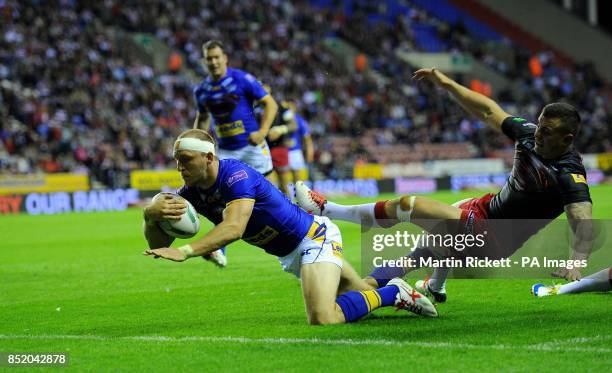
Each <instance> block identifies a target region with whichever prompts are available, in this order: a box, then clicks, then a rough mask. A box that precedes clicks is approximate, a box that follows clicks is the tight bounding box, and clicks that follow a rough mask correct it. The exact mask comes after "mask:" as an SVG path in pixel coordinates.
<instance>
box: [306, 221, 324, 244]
mask: <svg viewBox="0 0 612 373" xmlns="http://www.w3.org/2000/svg"><path fill="white" fill-rule="evenodd" d="M326 233H327V226H326V225H325V224H319V223H317V222H316V221H313V222H312V225H311V226H310V229H309V230H308V233H306V237H308V238H310V239H311V240H313V241H316V242H323V241H325V234H326Z"/></svg>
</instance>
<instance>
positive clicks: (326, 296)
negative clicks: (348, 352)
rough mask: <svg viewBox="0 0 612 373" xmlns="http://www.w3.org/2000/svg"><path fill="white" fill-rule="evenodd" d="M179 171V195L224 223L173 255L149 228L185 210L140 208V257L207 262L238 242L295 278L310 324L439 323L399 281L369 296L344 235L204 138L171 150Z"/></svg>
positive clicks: (193, 133)
mask: <svg viewBox="0 0 612 373" xmlns="http://www.w3.org/2000/svg"><path fill="white" fill-rule="evenodd" d="M174 158H175V159H176V163H177V169H178V171H179V172H180V173H181V177H182V178H183V180H184V182H185V187H184V189H182V196H184V198H185V199H187V200H188V201H189V202H191V203H192V204H193V206H194V207H195V209H196V210H197V211H198V212H200V213H204V212H205V211H204V210H203V209H204V207H205V206H206V204H207V200H208V196H210V195H214V194H215V193H218V194H219V196H220V197H221V200H222V201H223V202H224V203H225V206H226V207H225V210H224V211H223V215H224V218H223V221H221V222H220V223H219V224H218V225H216V226H215V227H214V228H212V229H211V230H210V231H209V232H208V233H206V234H205V235H204V236H203V237H201V238H199V239H197V240H195V241H193V242H191V243H190V244H188V245H183V246H181V247H179V248H170V247H168V246H169V245H170V244H171V243H172V238H171V237H170V236H168V235H167V234H166V233H165V232H163V231H162V230H161V229H160V228H159V227H158V225H157V224H155V221H159V220H162V219H170V218H176V217H177V216H180V215H182V213H183V212H184V209H185V206H184V204H183V203H176V201H174V200H171V201H169V200H168V199H162V198H159V199H157V201H158V202H155V203H154V204H153V205H149V206H147V207H146V208H145V221H146V222H147V223H146V224H145V231H144V233H145V237H146V239H147V242H148V243H149V248H150V249H149V250H146V251H145V255H151V256H153V257H155V258H158V257H161V258H165V259H169V260H173V261H177V262H182V261H184V260H186V259H189V258H191V257H196V256H202V255H206V254H208V253H211V252H213V251H215V250H217V249H218V248H219V247H222V246H224V245H228V244H230V243H231V242H234V241H236V240H239V239H243V240H244V241H246V242H248V243H250V244H251V245H254V246H257V247H260V248H262V249H264V250H265V251H266V252H267V253H269V254H272V255H275V256H277V257H278V258H279V261H280V263H281V266H282V268H283V269H284V270H285V271H287V272H290V273H293V274H294V275H295V276H297V277H298V278H300V279H301V283H302V291H303V296H304V303H305V304H306V312H307V316H308V322H309V323H310V324H337V323H344V322H351V321H356V320H358V319H360V318H361V317H363V316H364V315H366V314H368V313H370V312H371V311H373V310H374V309H376V308H378V307H383V306H396V307H397V308H398V309H405V310H408V311H411V312H414V313H417V314H421V315H426V316H437V311H436V309H435V307H434V306H433V304H432V303H431V302H430V301H429V299H427V298H426V297H425V296H422V295H420V294H419V293H418V292H416V291H415V290H414V289H412V288H411V287H410V286H409V285H408V284H406V283H405V282H404V281H403V280H401V279H392V280H391V281H389V282H388V284H386V286H384V287H381V288H379V289H374V288H373V287H372V286H370V285H368V284H367V283H366V282H365V281H363V280H362V279H360V278H359V276H358V275H357V273H356V271H355V270H354V269H353V267H351V265H350V264H349V263H348V262H347V261H346V260H344V259H343V255H342V236H341V235H340V231H339V230H338V227H337V226H336V225H335V224H334V223H332V222H331V220H329V219H328V218H326V217H320V216H315V217H313V216H312V215H309V214H307V213H306V212H304V211H303V210H302V209H300V208H299V207H298V206H296V205H294V204H293V203H291V201H290V200H289V199H287V197H286V196H285V195H284V194H282V193H281V192H280V191H279V190H278V189H277V188H276V187H275V186H274V185H272V183H270V182H269V181H268V180H266V178H265V177H264V176H262V175H261V174H260V173H258V172H257V171H255V170H254V169H252V168H251V167H249V166H248V165H246V164H245V163H243V162H241V161H239V160H233V159H226V160H219V159H218V158H217V157H216V156H215V145H214V141H213V140H212V138H211V137H210V135H209V134H208V133H206V132H204V131H202V130H198V129H192V130H188V131H185V132H183V133H182V134H181V135H180V136H179V138H178V139H177V140H176V142H175V144H174Z"/></svg>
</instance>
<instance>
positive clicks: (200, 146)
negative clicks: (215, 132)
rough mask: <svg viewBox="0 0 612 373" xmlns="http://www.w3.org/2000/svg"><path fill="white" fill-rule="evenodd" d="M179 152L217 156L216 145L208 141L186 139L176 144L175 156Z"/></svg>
mask: <svg viewBox="0 0 612 373" xmlns="http://www.w3.org/2000/svg"><path fill="white" fill-rule="evenodd" d="M179 150H195V151H196V152H202V153H213V155H215V145H214V144H213V143H211V142H208V141H202V140H200V139H194V138H192V137H185V138H182V139H178V140H176V141H175V142H174V154H173V155H174V156H176V152H178V151H179Z"/></svg>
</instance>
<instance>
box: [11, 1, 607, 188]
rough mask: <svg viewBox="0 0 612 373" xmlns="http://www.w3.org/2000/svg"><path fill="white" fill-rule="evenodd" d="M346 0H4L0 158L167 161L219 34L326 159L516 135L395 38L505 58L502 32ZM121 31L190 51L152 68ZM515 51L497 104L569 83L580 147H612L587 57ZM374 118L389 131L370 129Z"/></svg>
mask: <svg viewBox="0 0 612 373" xmlns="http://www.w3.org/2000/svg"><path fill="white" fill-rule="evenodd" d="M342 3H343V6H342V7H340V8H337V7H335V4H337V2H334V1H331V0H318V1H315V0H312V1H296V2H269V3H268V2H266V3H265V4H264V3H260V2H238V1H236V2H212V1H211V2H209V3H207V4H206V6H199V5H197V4H195V3H192V2H183V1H178V0H170V1H164V2H155V3H154V4H152V3H150V2H147V3H143V2H128V3H124V2H119V1H113V0H109V1H105V2H95V3H86V2H62V3H61V5H60V6H55V5H54V4H51V3H47V2H41V3H37V2H34V3H29V2H10V1H9V2H4V3H3V4H2V5H0V7H3V9H2V11H1V12H0V13H2V14H3V15H5V18H4V21H3V22H2V25H1V26H0V31H1V33H0V34H1V35H2V37H1V40H0V43H1V44H2V48H1V50H2V52H0V80H1V81H2V84H1V85H0V93H1V95H0V98H1V102H2V105H0V119H1V121H0V140H1V141H0V155H1V156H0V172H5V173H6V172H8V173H32V172H39V171H43V172H54V171H70V172H87V173H89V174H90V175H91V176H92V179H93V180H95V181H97V182H100V183H102V184H104V185H107V186H113V187H118V186H125V185H126V183H127V182H128V179H127V175H128V173H129V171H130V170H132V169H138V168H166V167H172V159H171V158H170V155H169V154H170V149H171V143H170V141H171V139H172V138H174V136H175V135H176V134H178V133H179V132H180V131H182V130H184V129H186V128H188V127H189V126H190V125H191V123H192V122H193V118H194V116H195V105H194V102H193V98H192V95H191V88H192V86H193V84H194V83H195V81H194V80H191V79H190V76H191V75H190V74H188V73H187V72H188V71H187V70H192V71H194V72H195V73H196V74H197V75H199V76H203V74H204V71H203V69H202V67H201V65H200V58H201V52H200V45H201V43H202V42H203V41H205V40H208V39H212V38H219V39H222V40H223V41H224V42H225V43H226V44H227V47H228V53H229V56H230V64H231V65H232V66H235V67H238V68H243V69H245V70H248V71H250V72H252V73H253V74H255V75H256V76H257V77H258V78H259V79H260V80H262V81H264V82H267V83H269V84H271V85H272V86H274V87H275V92H277V93H278V96H279V97H278V98H282V97H289V98H296V99H298V101H299V106H300V110H301V111H302V112H303V113H304V115H305V117H306V118H307V119H308V120H309V122H310V123H311V126H312V128H313V134H314V138H315V146H316V147H319V148H321V149H325V150H329V152H331V153H332V154H333V164H332V165H331V166H329V165H328V166H326V168H328V169H329V168H330V167H332V168H333V167H338V168H350V167H352V165H353V164H354V162H355V161H356V159H357V157H361V159H363V158H366V159H369V160H371V161H374V162H379V163H386V162H408V161H415V160H427V159H441V158H465V157H475V156H482V155H488V154H492V153H491V151H492V150H496V151H498V152H499V151H503V148H507V149H510V144H509V143H508V142H506V141H504V140H503V139H501V138H500V137H499V136H494V135H491V136H481V135H478V134H477V133H476V131H474V130H473V129H474V128H478V127H479V126H482V124H480V123H478V122H476V121H474V120H473V119H469V118H466V116H465V114H464V113H463V112H462V111H461V109H460V108H458V107H457V105H455V104H453V103H451V101H450V100H449V99H448V98H446V97H440V96H439V95H438V94H437V93H436V91H435V90H432V89H431V87H429V86H427V85H418V86H416V87H415V85H414V84H413V83H412V82H411V81H410V75H411V74H410V73H411V71H412V67H410V66H406V65H405V63H403V62H401V61H398V60H397V59H396V58H395V57H394V53H393V50H394V49H395V48H408V49H410V50H420V51H453V50H466V51H468V52H470V53H472V54H473V55H474V56H475V57H476V58H479V59H481V60H482V61H485V62H486V63H489V64H490V65H492V66H503V64H501V63H499V61H496V59H495V57H493V56H492V55H489V54H488V53H487V51H486V50H485V49H483V47H482V42H481V41H482V40H487V41H489V42H493V43H496V42H499V43H501V42H502V41H501V40H502V39H503V37H502V36H501V35H499V34H497V33H496V32H494V31H492V30H490V29H489V28H488V27H486V26H484V25H482V24H480V23H479V22H478V21H476V20H474V19H473V18H471V17H469V15H467V14H465V13H463V12H462V11H461V10H459V9H457V8H455V7H454V6H453V5H452V4H450V3H449V2H448V1H445V0H436V1H421V0H413V1H409V2H404V1H398V0H395V1H393V0H388V1H384V2H379V3H376V4H375V5H373V3H372V2H366V1H357V0H355V1H348V2H342ZM313 7H314V8H316V9H314V8H313ZM457 20H461V25H458V24H456V21H457ZM118 30H120V31H121V32H127V33H133V32H146V33H149V34H151V35H153V37H155V38H156V39H157V40H159V41H160V42H162V43H164V44H165V45H167V46H168V47H169V48H171V49H173V50H176V51H179V52H180V53H181V54H182V55H183V56H184V64H183V65H182V66H181V67H182V69H177V70H176V71H159V70H155V69H154V67H153V66H152V65H151V63H150V61H143V60H142V59H139V58H138V56H135V55H134V54H130V53H129V51H128V52H126V51H124V49H125V48H122V45H121V43H119V42H118V41H117V39H116V38H114V37H113V35H115V34H116V31H118ZM449 31H452V32H449ZM457 35H460V36H461V37H460V38H459V37H457ZM329 37H335V38H342V39H343V40H344V41H346V42H347V43H350V44H351V45H353V46H354V47H355V48H356V49H357V50H359V51H362V52H363V53H364V54H365V55H366V56H367V59H368V60H369V62H370V63H369V66H370V67H371V68H374V69H376V70H377V74H378V76H380V77H382V79H378V78H375V77H373V75H372V74H370V73H369V72H368V71H363V72H357V71H352V70H351V69H348V68H346V67H345V66H343V65H342V64H341V63H339V61H338V60H337V59H336V57H335V56H334V54H333V53H331V52H330V50H329V49H328V48H326V47H325V45H324V41H325V39H326V38H329ZM504 42H505V41H504ZM533 56H535V57H536V58H537V59H538V60H539V61H540V62H541V64H542V67H543V74H542V75H541V76H536V77H534V76H532V75H531V73H530V71H529V68H528V64H527V60H526V59H525V58H528V57H533ZM517 58H518V59H521V58H522V59H525V60H524V61H523V62H524V63H521V64H519V65H518V67H517V69H515V70H511V69H507V70H503V69H502V70H503V72H504V73H505V74H507V75H508V76H510V77H512V78H513V79H514V81H516V82H517V85H518V86H520V87H521V94H520V95H518V96H517V95H515V94H507V95H504V96H503V97H502V98H501V101H502V103H503V104H504V105H506V106H507V107H508V108H509V109H511V110H512V112H516V113H518V114H521V115H525V116H527V117H528V118H530V119H534V117H535V116H536V115H537V112H538V110H539V108H540V106H541V105H542V104H543V103H544V102H547V101H551V100H558V99H561V98H563V97H566V98H568V99H569V100H570V101H572V102H574V103H576V104H577V105H579V108H580V110H581V114H583V118H584V120H585V123H586V124H587V126H585V127H586V129H585V131H583V134H582V136H581V137H580V139H579V141H578V147H579V150H581V151H584V152H596V151H606V150H607V151H610V150H611V149H612V144H611V143H610V140H602V139H610V138H611V137H612V136H611V134H610V128H609V123H610V122H611V121H610V115H611V114H610V112H609V109H608V108H607V106H606V104H605V102H606V99H605V97H606V96H605V87H604V86H603V84H602V83H601V81H600V79H599V78H598V77H597V75H596V74H595V73H594V70H593V69H592V67H591V66H590V65H588V64H581V65H577V66H575V67H574V68H572V69H569V68H565V67H560V66H557V65H555V64H554V61H552V60H551V59H550V58H549V56H548V55H547V54H546V53H539V54H530V53H527V52H521V53H520V54H517ZM175 67H176V66H175ZM430 126H434V127H435V131H431V130H430ZM466 128H467V130H466ZM383 132H384V133H385V140H384V141H383V143H378V142H376V141H375V140H373V139H375V138H376V137H377V136H380V134H381V133H383ZM330 134H332V135H334V136H333V137H330V136H329V135H330ZM356 134H357V135H358V136H359V139H357V141H355V140H356V139H355V135H356ZM347 139H348V140H347ZM451 144H452V145H451ZM471 144H476V146H477V148H474V147H473V146H472V145H471ZM355 149H358V150H359V151H354V150H355ZM318 154H321V152H318ZM495 154H497V153H495ZM328 174H329V173H328Z"/></svg>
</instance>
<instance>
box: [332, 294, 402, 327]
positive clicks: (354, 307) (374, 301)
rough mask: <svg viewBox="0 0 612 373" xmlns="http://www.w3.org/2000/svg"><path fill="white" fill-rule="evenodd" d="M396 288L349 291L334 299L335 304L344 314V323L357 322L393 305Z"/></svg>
mask: <svg viewBox="0 0 612 373" xmlns="http://www.w3.org/2000/svg"><path fill="white" fill-rule="evenodd" d="M398 291H399V289H398V288H397V286H385V287H383V288H380V289H376V290H365V291H349V292H348V293H344V294H342V295H341V296H339V297H338V298H336V303H337V304H338V306H340V309H342V313H344V319H345V320H346V322H353V321H356V320H359V319H360V318H362V317H363V316H365V315H367V314H368V313H370V312H372V311H374V310H375V309H377V308H379V307H385V306H391V305H393V304H394V303H395V296H396V295H397V292H398Z"/></svg>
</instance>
